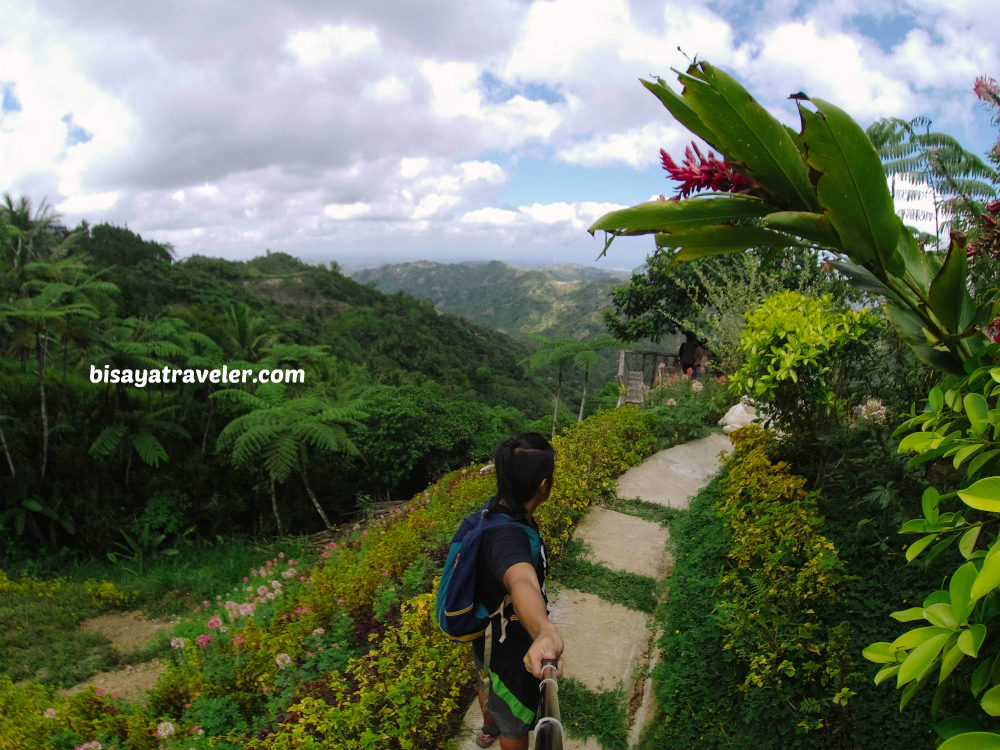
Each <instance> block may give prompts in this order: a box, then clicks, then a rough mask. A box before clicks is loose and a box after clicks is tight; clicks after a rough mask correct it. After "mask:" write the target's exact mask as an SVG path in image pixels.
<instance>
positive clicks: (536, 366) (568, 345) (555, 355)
mask: <svg viewBox="0 0 1000 750" xmlns="http://www.w3.org/2000/svg"><path fill="white" fill-rule="evenodd" d="M531 338H532V339H534V340H535V341H539V342H541V344H542V346H541V348H539V349H538V351H536V352H535V353H534V354H532V355H531V356H530V357H526V358H525V359H523V360H521V364H522V365H524V366H525V369H526V370H527V371H528V372H529V373H533V372H538V371H539V370H543V369H546V368H549V367H555V368H556V371H557V372H558V379H557V380H556V392H555V394H554V401H555V407H554V408H553V410H552V434H553V435H555V434H556V423H557V420H558V419H559V400H560V398H561V397H562V385H563V372H564V370H565V368H566V365H567V364H569V362H570V361H572V360H573V359H574V358H575V357H576V356H577V354H579V353H580V351H581V350H582V348H583V346H582V344H581V342H579V341H577V340H576V339H557V340H555V341H552V340H551V339H548V338H546V337H545V336H541V335H539V334H533V335H532V336H531Z"/></svg>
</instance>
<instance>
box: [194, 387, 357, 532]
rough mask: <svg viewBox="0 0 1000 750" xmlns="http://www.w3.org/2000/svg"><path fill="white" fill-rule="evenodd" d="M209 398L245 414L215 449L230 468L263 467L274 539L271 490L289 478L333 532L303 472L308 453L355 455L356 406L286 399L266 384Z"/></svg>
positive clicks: (307, 397)
mask: <svg viewBox="0 0 1000 750" xmlns="http://www.w3.org/2000/svg"><path fill="white" fill-rule="evenodd" d="M212 397H213V398H219V399H223V400H225V401H227V402H229V403H231V404H233V405H234V406H236V407H237V408H238V409H240V410H242V411H244V412H245V413H243V414H241V415H240V416H238V417H236V418H235V419H233V420H232V421H231V422H230V423H229V424H227V425H226V426H225V427H224V428H223V430H222V432H221V433H219V438H218V441H217V442H216V447H217V449H218V450H220V451H226V452H228V453H229V454H230V457H231V460H232V462H233V464H234V465H235V466H241V467H242V466H262V467H263V469H264V470H265V471H266V472H267V476H268V479H269V481H270V485H271V508H272V511H273V512H274V520H275V523H276V524H277V527H278V533H279V534H281V533H282V529H281V517H280V515H279V513H278V499H277V495H276V493H275V485H276V484H283V483H284V482H285V481H286V480H287V479H288V477H289V476H291V474H292V473H293V472H295V473H297V474H298V475H299V476H300V478H301V479H302V484H303V485H304V487H305V490H306V493H307V494H308V495H309V499H310V500H311V501H312V504H313V507H315V508H316V512H317V513H318V514H319V516H320V518H322V519H323V524H324V525H325V526H326V527H327V529H332V528H333V526H332V524H331V523H330V519H329V518H328V517H327V515H326V513H325V512H324V511H323V506H322V505H320V502H319V499H318V498H317V497H316V493H315V491H314V490H313V487H312V484H311V483H310V481H309V473H308V471H307V467H308V463H309V457H310V453H311V452H313V451H315V452H318V453H321V454H327V455H336V454H339V453H346V454H348V455H358V451H357V448H355V446H354V443H353V442H351V439H350V438H349V437H348V435H347V429H346V427H347V426H356V425H357V424H358V422H357V419H358V418H359V417H361V416H363V415H362V413H361V410H360V409H359V407H358V404H357V402H356V401H352V402H348V403H346V404H341V405H333V404H331V403H329V402H328V401H327V400H325V399H323V398H320V397H317V396H314V395H304V396H299V397H298V398H288V397H287V393H286V389H285V386H284V385H283V384H270V383H269V384H263V385H260V386H258V387H257V390H256V391H255V392H254V393H248V392H247V391H243V390H239V389H236V388H226V389H223V390H220V391H216V392H215V393H213V394H212Z"/></svg>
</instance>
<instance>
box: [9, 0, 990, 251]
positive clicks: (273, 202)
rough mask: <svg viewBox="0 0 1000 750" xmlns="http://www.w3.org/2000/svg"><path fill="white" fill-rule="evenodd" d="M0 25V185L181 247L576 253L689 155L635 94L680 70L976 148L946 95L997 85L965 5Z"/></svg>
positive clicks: (225, 7) (69, 213)
mask: <svg viewBox="0 0 1000 750" xmlns="http://www.w3.org/2000/svg"><path fill="white" fill-rule="evenodd" d="M0 17H2V18H4V25H3V27H2V28H0V95H2V102H3V105H2V107H0V163H2V164H3V165H4V173H5V177H6V179H7V183H6V184H4V185H0V189H4V190H10V191H12V192H14V193H19V192H20V193H25V194H28V195H30V196H31V197H33V198H35V199H36V200H39V199H41V198H43V197H47V198H48V199H49V201H50V203H52V204H53V205H54V206H56V207H57V209H58V210H59V211H61V212H63V213H64V214H65V216H66V219H67V220H68V221H70V222H75V221H77V220H79V219H81V218H87V219H88V220H90V221H92V222H96V221H103V220H107V221H112V222H117V223H123V224H124V223H127V224H128V225H129V226H130V227H131V228H133V229H135V230H136V231H140V232H142V233H143V234H144V235H148V236H151V237H153V238H154V239H159V240H162V241H167V242H171V243H173V244H174V245H175V246H176V247H177V249H178V252H179V254H180V255H182V256H183V255H186V254H190V253H194V252H202V253H208V254H212V253H216V252H218V253H225V254H228V255H231V256H250V255H253V254H256V253H259V252H262V251H263V249H264V248H265V247H270V248H272V249H286V250H289V251H292V250H296V251H300V252H302V253H305V254H312V255H313V256H317V255H322V254H324V253H325V254H327V255H330V254H336V253H338V252H346V251H356V252H358V253H366V254H375V253H377V252H379V249H380V248H382V249H383V250H384V252H386V253H388V252H399V253H406V252H411V253H432V252H436V251H438V249H440V251H441V252H450V253H453V254H461V253H463V252H467V253H485V254H488V253H490V252H492V250H491V248H495V249H496V251H497V252H505V253H508V254H509V253H513V252H516V251H517V248H527V249H526V250H524V253H525V254H526V255H529V256H531V257H536V258H541V257H542V256H545V257H548V255H550V254H551V253H555V254H557V255H558V254H559V253H564V254H572V253H577V254H578V257H577V258H576V260H578V261H580V262H589V261H590V260H592V258H593V256H594V255H595V250H594V243H593V241H592V240H591V238H590V237H589V236H587V235H586V232H585V231H584V230H585V229H586V227H587V226H588V225H589V224H590V223H591V222H592V221H593V219H594V218H596V216H598V215H599V214H600V213H601V212H603V211H604V210H608V207H617V206H620V205H626V204H628V203H631V202H635V201H634V196H635V195H636V194H639V195H646V194H648V193H649V192H651V191H654V190H656V189H657V188H658V187H660V185H661V184H662V183H659V182H656V183H654V182H652V181H651V178H650V175H651V174H654V173H655V174H657V176H656V178H655V179H656V180H659V179H660V178H659V175H658V172H657V170H656V161H657V154H658V150H659V148H661V147H663V148H666V149H668V150H669V151H671V152H680V151H681V150H682V149H683V148H684V146H685V145H686V144H687V142H688V141H689V140H690V136H689V134H687V132H686V131H684V130H683V129H682V128H680V127H678V126H677V125H676V124H675V123H673V122H672V121H671V120H670V118H669V116H668V115H667V113H666V112H665V110H664V109H663V108H662V106H661V105H660V104H659V102H658V101H657V100H656V99H655V97H653V96H651V95H650V94H649V93H648V92H647V91H646V90H645V89H644V88H643V87H642V86H641V85H640V84H639V83H638V81H637V79H638V78H640V77H650V76H656V75H662V76H663V77H664V78H665V79H666V80H667V81H668V83H670V84H671V85H674V84H675V80H674V77H673V74H672V72H671V68H684V67H685V66H686V65H687V62H688V59H687V57H686V56H694V55H697V56H698V57H699V59H708V60H710V61H711V62H713V63H714V64H717V65H719V66H721V67H724V68H726V69H728V70H730V71H731V72H732V73H733V74H734V75H736V76H737V77H738V78H740V80H742V81H743V82H744V83H745V84H746V85H747V86H748V87H749V88H750V89H751V91H752V92H753V93H754V94H755V95H757V96H758V98H760V100H761V101H762V103H763V104H764V105H765V106H767V107H769V108H772V109H775V110H777V111H778V112H780V113H781V116H782V118H783V119H784V120H785V121H786V122H788V123H789V124H792V125H795V124H796V116H795V108H794V106H793V105H792V103H790V102H788V100H787V99H786V98H785V97H786V96H787V95H788V93H790V92H792V91H796V90H800V89H801V90H805V91H807V93H810V94H812V95H816V96H821V97H823V98H826V99H829V100H831V101H833V102H834V103H837V104H839V105H840V106H842V107H844V108H845V109H847V110H848V111H849V112H851V113H852V114H854V115H855V116H857V117H859V119H866V118H867V119H873V118H875V117H878V116H881V115H896V116H901V117H913V116H915V115H918V114H926V115H929V116H931V117H932V118H934V119H935V124H936V125H937V126H939V127H943V128H945V129H948V130H949V132H953V133H954V134H955V135H957V136H959V137H960V138H963V139H972V140H973V141H974V142H975V141H976V139H979V141H981V142H982V143H984V144H986V143H988V142H989V140H988V138H987V137H986V135H985V131H986V128H987V126H988V123H985V117H984V116H983V115H982V114H981V113H977V110H976V105H975V101H974V99H973V98H972V97H971V95H970V94H969V92H968V88H969V87H970V86H971V82H972V78H973V77H974V76H975V75H979V74H993V75H1000V55H998V51H997V47H996V45H995V43H994V41H995V39H996V38H997V36H998V35H1000V28H998V21H997V14H991V13H984V12H983V8H982V4H981V3H980V2H974V1H973V0H898V2H894V3H892V4H886V5H877V4H873V3H871V2H870V1H869V0H864V1H863V0H828V1H827V2H823V3H820V2H818V1H812V0H811V1H810V2H806V3H801V2H795V1H794V0H760V2H757V3H753V4H747V3H744V2H738V1H737V0H702V1H700V2H691V3H679V2H675V1H674V0H668V1H666V2H650V1H648V0H546V1H545V2H526V1H524V0H484V2H480V3H475V4H473V3H468V2H467V1H466V0H441V1H440V2H435V3H396V4H391V5H390V4H385V3H341V4H334V5H330V4H319V3H279V2H272V1H268V2H263V3H259V4H257V5H255V6H254V7H253V8H252V9H250V8H249V7H248V6H246V4H245V3H241V2H237V0H217V2H213V3H211V4H207V5H203V6H199V7H198V9H197V10H196V11H195V10H192V9H191V7H190V5H189V4H184V3H181V2H179V0H162V2H158V3H155V4H153V5H148V4H137V3H129V2H125V0H93V2H88V3H63V2H57V0H36V1H35V2H33V3H30V4H27V5H25V4H23V3H14V2H13V0H0ZM678 47H680V48H681V51H679V50H678ZM524 161H531V162H532V163H533V164H541V165H545V164H549V165H553V166H552V169H551V171H550V172H549V173H548V174H546V173H545V171H544V169H531V170H524V171H519V169H518V165H519V164H520V163H522V162H524ZM567 165H569V166H571V167H573V169H572V170H568V167H567ZM560 167H562V169H560ZM619 168H620V170H621V172H620V173H619V177H618V178H617V179H613V180H609V179H607V176H608V174H609V173H610V170H613V169H619ZM587 170H592V171H593V172H592V173H593V174H594V175H600V178H599V179H595V180H594V182H593V184H592V185H591V184H588V185H587V186H586V189H584V188H581V185H580V184H579V182H580V180H581V179H585V175H586V174H587ZM570 174H571V175H572V176H571V177H567V175H570ZM567 179H572V180H574V182H572V183H571V182H561V180H567ZM630 180H632V181H633V182H631V183H630ZM645 180H650V181H648V182H644V181H645ZM625 244H626V243H622V244H621V247H622V248H624V246H625ZM634 246H635V247H637V248H638V247H641V248H642V249H640V250H636V251H634V252H635V254H636V256H637V258H638V261H641V258H642V256H643V255H644V253H645V250H646V249H647V248H646V247H645V246H644V245H642V246H640V245H638V244H636V245H634ZM543 248H552V250H551V253H549V251H548V250H545V249H543ZM616 252H619V253H623V252H633V251H627V250H622V249H617V248H616ZM632 260H634V258H633V259H631V260H629V261H628V262H626V263H624V264H623V265H626V266H631V265H637V264H638V261H637V262H632Z"/></svg>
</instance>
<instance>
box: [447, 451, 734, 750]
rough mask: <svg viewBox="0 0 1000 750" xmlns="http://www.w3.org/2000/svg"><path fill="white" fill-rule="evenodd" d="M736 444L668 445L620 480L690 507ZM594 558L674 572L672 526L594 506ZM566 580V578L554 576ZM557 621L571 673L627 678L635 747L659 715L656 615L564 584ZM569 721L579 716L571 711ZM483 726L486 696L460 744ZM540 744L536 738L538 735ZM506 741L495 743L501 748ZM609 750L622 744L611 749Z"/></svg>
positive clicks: (581, 529) (672, 504) (471, 744)
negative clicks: (651, 675) (653, 673)
mask: <svg viewBox="0 0 1000 750" xmlns="http://www.w3.org/2000/svg"><path fill="white" fill-rule="evenodd" d="M731 449H732V446H731V444H730V442H729V438H728V437H726V436H725V435H716V434H713V435H710V436H709V437H707V438H702V439H700V440H694V441H692V442H690V443H685V444H684V445H678V446H675V447H673V448H668V449H667V450H663V451H660V452H659V453H656V454H655V455H653V456H650V457H649V458H648V459H646V461H644V462H643V463H642V465H640V466H636V467H634V468H632V469H629V470H628V471H627V472H625V473H624V474H623V475H622V476H621V477H619V479H618V488H617V494H618V497H619V498H620V499H623V500H624V499H633V498H638V499H640V500H643V501H645V502H648V503H655V504H658V505H663V506H666V507H668V508H678V509H686V508H687V506H688V501H689V499H690V498H691V497H693V496H694V495H695V494H697V493H698V490H700V489H701V488H702V487H703V486H704V484H705V483H706V482H707V481H708V479H709V477H711V476H712V475H713V474H714V473H715V472H716V471H717V470H718V468H719V465H720V454H721V453H722V452H724V451H725V452H728V451H729V450H731ZM574 536H575V538H577V539H579V540H581V541H582V542H583V544H584V549H585V550H586V554H587V556H588V559H589V560H590V561H591V562H594V563H597V564H599V565H602V566H604V567H607V568H609V569H611V570H624V571H629V572H632V573H638V574H640V575H646V576H650V577H652V578H655V579H656V580H657V581H662V580H664V579H666V578H667V577H668V576H669V574H670V568H671V566H672V564H673V561H672V559H671V557H670V554H669V552H668V550H667V541H668V539H669V536H670V535H669V532H668V531H667V529H665V528H664V527H662V526H660V525H659V524H658V523H654V522H652V521H646V520H643V519H640V518H636V517H634V516H630V515H627V514H625V513H619V512H617V511H613V510H608V509H606V508H593V509H591V510H590V512H588V514H587V516H586V517H585V518H584V519H583V521H582V522H581V523H580V524H579V525H578V526H577V529H576V533H575V535H574ZM554 583H558V581H554ZM549 611H550V619H551V620H552V621H553V622H554V623H555V624H556V626H557V627H558V628H559V632H560V633H561V634H562V636H563V641H564V642H565V644H566V651H565V654H564V657H563V672H564V675H565V676H567V677H573V678H575V679H576V680H578V681H580V682H581V683H583V684H584V685H585V686H586V687H587V688H589V689H591V690H594V691H598V692H600V691H605V690H613V689H614V688H615V687H616V686H617V685H618V683H619V682H620V683H622V685H623V687H624V694H625V696H626V705H627V706H628V712H629V719H630V726H629V747H630V748H632V747H636V745H637V744H638V741H639V737H640V735H641V733H642V729H643V727H644V726H645V724H646V722H647V721H648V720H649V718H650V717H652V716H653V713H654V712H653V689H652V684H651V680H649V679H648V678H647V679H643V680H641V681H640V679H639V678H638V677H637V675H640V676H641V675H642V674H644V673H645V671H646V669H647V668H648V667H652V666H653V664H654V663H655V660H656V655H657V653H658V651H657V650H656V648H655V644H656V638H657V633H656V631H655V629H654V628H653V625H652V617H651V616H650V615H647V614H646V613H645V612H639V611H636V610H632V609H628V608H627V607H623V606H622V605H620V604H615V603H611V602H607V601H604V600H602V599H601V598H599V597H597V596H595V595H593V594H588V593H585V592H582V591H575V590H573V589H566V588H561V589H559V591H558V593H557V594H555V595H554V596H551V597H550V601H549ZM563 719H564V720H566V721H569V720H571V717H568V716H565V715H564V716H563ZM480 726H482V712H481V711H480V709H479V702H478V701H473V703H472V705H471V706H470V707H469V709H468V711H467V712H466V714H465V719H464V721H463V724H462V729H461V731H460V732H459V734H458V736H457V737H455V742H456V744H457V747H458V749H459V750H476V748H477V746H476V743H475V736H476V732H477V730H478V728H479V727H480ZM530 745H531V746H532V747H534V738H533V737H532V738H530ZM497 747H499V744H496V745H494V748H497ZM565 748H566V750H600V745H598V744H597V741H596V739H595V738H593V737H591V738H589V739H588V740H587V742H582V741H580V740H577V739H575V738H571V737H567V740H566V745H565ZM604 750H620V749H618V748H614V749H612V748H605V749H604Z"/></svg>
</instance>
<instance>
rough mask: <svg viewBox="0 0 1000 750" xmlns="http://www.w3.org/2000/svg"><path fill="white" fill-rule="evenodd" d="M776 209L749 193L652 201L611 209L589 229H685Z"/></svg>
mask: <svg viewBox="0 0 1000 750" xmlns="http://www.w3.org/2000/svg"><path fill="white" fill-rule="evenodd" d="M773 212H774V206H773V205H771V204H770V203H767V202H766V201H762V200H760V199H759V198H752V197H750V196H745V195H729V196H725V197H716V198H689V199H688V200H683V201H649V202H647V203H640V204H638V205H636V206H632V207H631V208H622V209H618V210H617V211H610V212H608V213H606V214H604V215H603V216H601V217H600V218H599V219H598V220H597V221H595V222H594V223H593V224H592V225H591V227H590V229H589V230H588V231H589V232H590V233H591V234H594V233H595V232H597V231H604V232H611V233H613V234H619V235H621V234H624V235H633V234H652V233H654V232H684V231H689V230H691V229H695V228H698V227H707V226H712V225H716V224H723V223H725V222H729V221H737V220H739V219H753V218H759V217H761V216H766V215H767V214H769V213H773Z"/></svg>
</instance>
